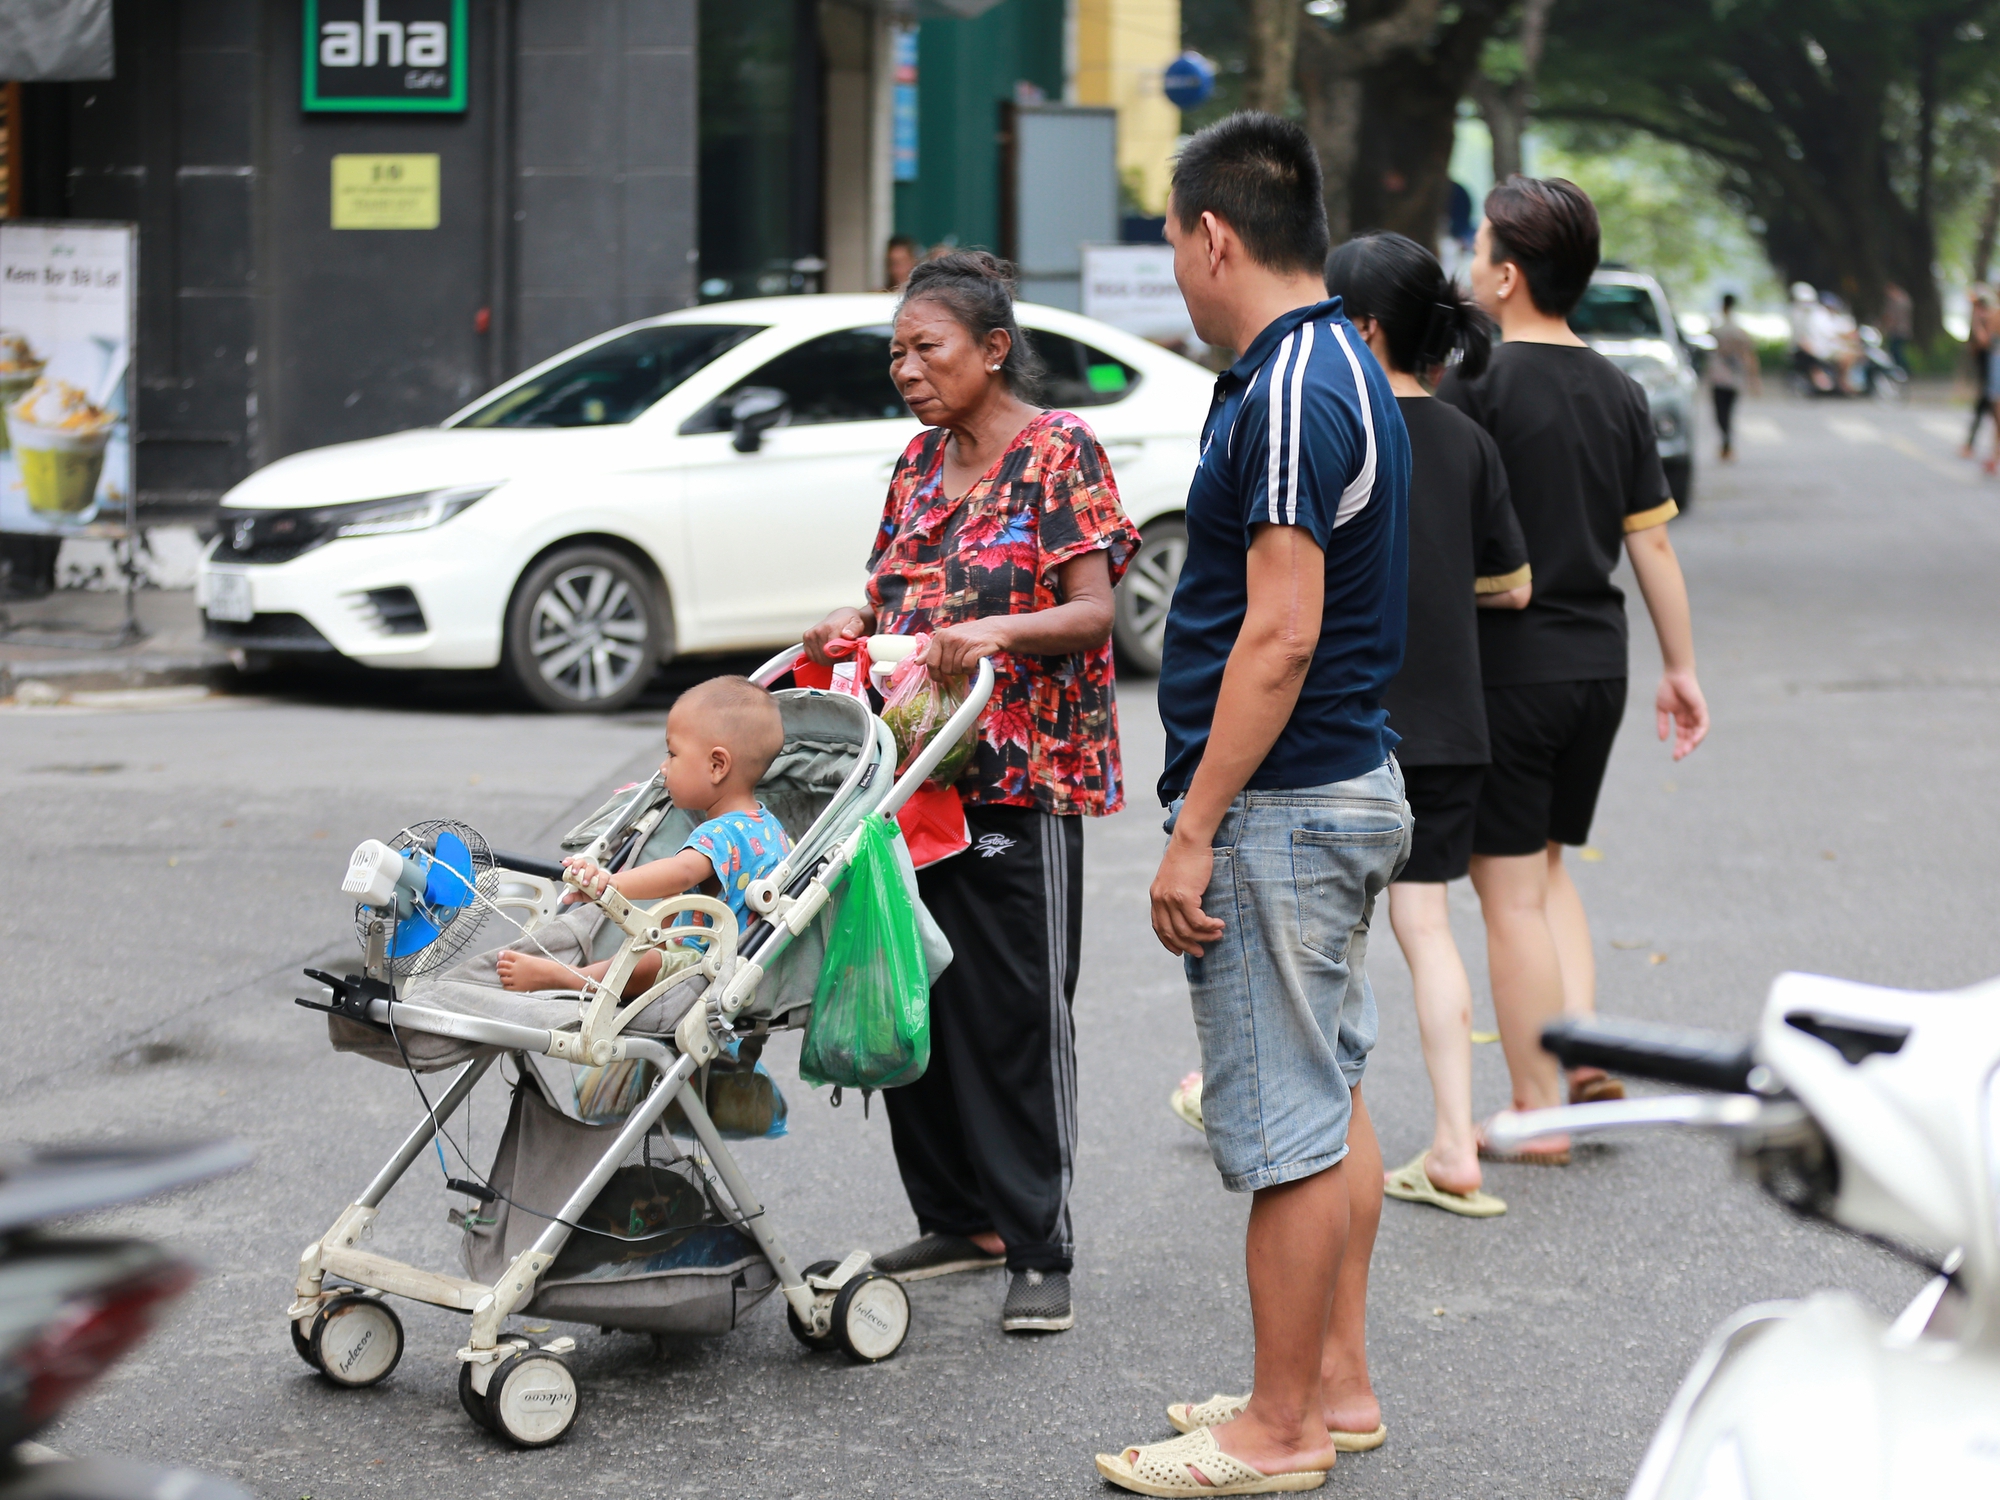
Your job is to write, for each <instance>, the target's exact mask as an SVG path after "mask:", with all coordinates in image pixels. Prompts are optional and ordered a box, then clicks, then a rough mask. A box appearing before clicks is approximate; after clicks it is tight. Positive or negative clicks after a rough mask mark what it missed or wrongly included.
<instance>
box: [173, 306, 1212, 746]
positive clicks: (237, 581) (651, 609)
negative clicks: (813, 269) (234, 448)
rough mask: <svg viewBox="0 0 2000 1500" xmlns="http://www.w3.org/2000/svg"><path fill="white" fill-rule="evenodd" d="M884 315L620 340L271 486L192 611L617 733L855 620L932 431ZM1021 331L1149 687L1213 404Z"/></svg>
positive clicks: (693, 316)
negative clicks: (696, 661)
mask: <svg viewBox="0 0 2000 1500" xmlns="http://www.w3.org/2000/svg"><path fill="white" fill-rule="evenodd" d="M894 309H895V299H894V298H892V297H889V296H886V295H882V296H818V297H782V298H770V299H765V300H760V301H745V302H727V303H717V304H712V305H710V306H706V307H699V308H689V309H688V310H686V311H684V312H677V313H672V314H669V315H668V316H666V317H661V318H650V319H647V320H646V321H644V322H641V323H633V324H629V325H627V326H626V327H623V328H619V329H614V330H613V331H612V332H610V333H607V334H604V335H603V336H601V337H599V338H596V339H592V340H591V341H589V342H588V343H585V344H581V345H578V346H577V347H576V348H574V349H571V350H569V351H567V352H565V353H563V354H560V355H557V356H556V357H555V358H554V359H551V360H548V361H547V362H545V363H543V364H541V365H537V366H536V367H535V368H534V369H531V370H529V371H527V372H526V373H525V374H522V375H519V376H516V377H515V378H514V379H513V380H510V381H508V382H507V383H506V384H505V385H502V386H501V387H499V389H497V390H495V391H493V392H492V393H491V394H489V395H487V396H485V397H482V398H481V399H480V400H478V401H476V402H474V403H473V404H472V405H470V406H468V407H466V408H465V409H464V410H463V411H460V412H458V413H457V414H455V415H454V416H452V417H450V418H448V419H447V420H446V421H445V422H444V423H443V425H442V426H439V427H436V428H425V429H422V430H418V431H412V432H399V433H394V434H391V435H390V436H387V437H379V438H370V439H368V440H366V441H364V442H357V443H342V444H339V445H337V446H334V447H331V448H319V449H314V450H312V451H309V452H305V453H295V454H293V455H292V456H290V457H289V458H283V459H280V460H278V461H277V462H276V463H273V464H271V465H269V466H267V467H265V468H263V469H260V470H259V471H258V472H256V473H255V474H252V475H251V476H250V477H249V478H248V479H246V480H244V481H243V482H242V483H241V484H239V485H237V486H236V487H235V488H234V489H232V490H231V491H230V492H229V493H228V494H227V495H226V496H224V497H223V501H222V510H221V515H220V523H221V526H220V533H219V535H218V536H217V537H216V539H215V541H214V543H213V544H212V545H211V546H210V548H209V550H208V553H207V555H206V556H205V557H204V559H203V562H202V567H201V573H200V577H199V581H198V584H197V598H198V602H199V603H200V604H201V606H202V609H203V611H204V614H205V618H206V631H207V634H208V636H209V637H210V638H211V639H213V640H217V641H220V642H224V643H226V644H228V645H231V646H234V647H239V648H241V649H242V650H243V651H244V652H246V653H254V654H257V655H276V654H281V653H299V652H329V651H333V652H339V653H340V654H341V655H343V656H347V657H350V658H352V659H353V660H355V661H358V662H363V663H366V664H367V665H369V666H372V667H406V668H418V667H422V668H438V667H457V668H490V667H493V666H496V665H498V666H503V667H504V668H505V669H506V671H507V673H508V675H509V676H510V677H511V678H512V680H513V681H514V682H515V683H516V684H518V685H519V687H520V688H521V690H522V691H523V692H524V693H525V694H526V695H527V696H528V697H529V698H530V699H532V700H533V701H534V702H536V703H538V704H540V705H541V706H543V707H544V708H548V709H555V710H571V711H575V710H597V711H609V710H615V709H618V708H622V707H624V706H625V705H626V704H628V703H630V702H631V701H632V700H633V699H634V698H636V697H637V696H638V695H639V693H640V692H641V691H643V690H644V688H645V687H646V684H647V680H648V679H649V678H650V677H651V676H652V673H653V668H654V667H655V666H656V665H657V664H658V663H659V662H661V661H664V660H666V659H667V658H668V657H671V656H675V655H681V654H687V653H698V652H715V651H727V650H738V649H747V648H752V647H769V646H781V645H783V644H785V643H786V642H789V641H795V640H797V639H798V638H799V636H800V635H801V633H802V632H804V630H805V629H806V628H807V627H808V626H810V625H811V624H813V623H814V622H815V621H817V620H819V619H820V618H822V617H823V616H824V615H825V614H826V613H827V612H828V611H829V610H831V609H833V608H835V607H836V606H837V605H841V604H852V603H856V602H858V601H859V600H860V599H861V597H862V585H863V583H864V581H865V577H866V573H865V563H866V560H867V556H868V551H869V548H870V546H871V544H872V542H873V540H874V536H875V530H876V527H877V525H878V524H879V522H880V520H881V515H882V504H883V499H884V496H885V493H886V490H887V485H888V480H889V474H890V470H891V469H892V468H893V466H894V464H895V461H896V459H897V457H898V456H899V455H900V454H901V453H902V451H903V449H904V447H905V446H906V445H907V444H908V442H909V441H910V439H911V438H912V437H914V436H915V435H916V434H917V432H918V431H919V430H920V429H919V426H918V424H917V422H916V419H915V418H913V417H912V416H911V415H910V413H909V411H908V409H907V408H906V407H905V406H904V404H903V401H902V398H901V396H900V395H899V394H898V393H897V391H896V389H895V387H894V385H893V384H891V382H890V379H889V324H890V320H891V318H892V317H893V315H894ZM1017 311H1018V316H1019V320H1020V323H1021V325H1022V327H1023V328H1025V329H1027V330H1029V331H1030V334H1031V337H1032V338H1033V339H1034V341H1035V344H1036V347H1037V349H1038V351H1039V352H1040V354H1041V355H1042V358H1043V360H1044V362H1045V363H1046V364H1047V365H1048V367H1049V372H1050V373H1049V380H1048V386H1047V390H1046V393H1045V395H1044V397H1043V400H1044V402H1045V403H1046V404H1047V405H1049V406H1052V407H1059V408H1064V409H1071V410H1076V411H1078V412H1080V414H1081V415H1082V416H1083V417H1084V419H1085V420H1086V421H1088V422H1089V423H1090V425H1091V427H1092V428H1093V429H1094V430H1095V431H1096V433H1097V435H1098V438H1099V439H1100V440H1101V441H1102V442H1103V444H1104V447H1105V450H1106V452H1107V453H1108V454H1109V455H1110V458H1111V464H1112V470H1113V472H1114V474H1115V475H1116V477H1117V480H1118V486H1119V492H1120V494H1121V495H1122V497H1123V499H1124V502H1125V508H1126V511H1127V513H1128V514H1129V515H1130V516H1131V517H1132V519H1133V520H1134V521H1135V522H1136V523H1137V524H1138V525H1140V526H1141V527H1142V528H1143V530H1144V532H1145V535H1146V546H1145V549H1144V551H1143V552H1142V554H1141V556H1140V557H1139V558H1137V559H1135V562H1134V566H1133V568H1132V570H1131V572H1130V573H1129V574H1128V576H1127V582H1126V584H1125V586H1124V587H1122V588H1121V589H1120V591H1119V604H1118V644H1119V648H1120V651H1121V654H1122V656H1123V658H1124V659H1125V661H1126V663H1127V665H1128V666H1130V667H1134V668H1137V669H1139V670H1141V671H1146V670H1154V671H1156V670H1157V669H1158V664H1159V650H1160V636H1161V632H1162V630H1163V629H1164V625H1165V618H1166V607H1167V602H1168V599H1169V597H1170V596H1171V593H1172V589H1173V583H1174V580H1175V578H1176V577H1177V576H1178V574H1179V571H1180V563H1181V559H1182V558H1183V557H1184V556H1185V554H1186V549H1187V544H1186V531H1185V529H1184V527H1183V526H1182V522H1181V512H1182V508H1183V506H1184V504H1185V502H1186V497H1187V487H1188V481H1189V478H1190V477H1191V476H1192V474H1193V472H1194V465H1195V458H1196V444H1197V442H1198V439H1199V435H1200V431H1201V424H1202V421H1203V418H1204V417H1205V415H1206V413H1207V410H1208V404H1209V396H1210V393H1211V389H1212V383H1213V382H1212V377H1211V376H1210V374H1209V373H1208V371H1206V370H1204V369H1202V368H1201V367H1200V366H1199V365H1196V364H1194V363H1193V362H1191V361H1189V360H1186V359H1183V358H1181V357H1180V356H1179V355H1177V354H1173V353H1171V352H1169V351H1167V350H1165V349H1161V348H1159V347H1157V346H1155V345H1153V344H1149V343H1146V342H1144V341H1143V340H1141V339H1137V338H1134V337H1132V336H1130V335H1128V334H1124V333H1121V332H1119V331H1118V330H1117V329H1114V328H1111V327H1108V326H1106V325H1105V324H1102V323H1098V322H1095V321H1094V320H1092V319H1089V318H1082V317H1078V316H1076V315H1075V314H1073V313H1067V312H1063V311H1061V310H1059V309H1056V308H1049V307H1038V306H1033V305H1029V304H1025V303H1024V304H1022V305H1021V306H1020V307H1019V308H1018V310H1017Z"/></svg>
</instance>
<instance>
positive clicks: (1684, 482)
mask: <svg viewBox="0 0 2000 1500" xmlns="http://www.w3.org/2000/svg"><path fill="white" fill-rule="evenodd" d="M1660 467H1661V468H1663V469H1665V470H1666V471H1667V493H1668V494H1670V495H1672V496H1673V497H1674V503H1675V504H1676V505H1678V506H1679V507H1680V509H1681V514H1683V515H1685V514H1687V512H1689V511H1691V510H1693V509H1694V460H1693V459H1691V458H1668V459H1662V460H1661V461H1660Z"/></svg>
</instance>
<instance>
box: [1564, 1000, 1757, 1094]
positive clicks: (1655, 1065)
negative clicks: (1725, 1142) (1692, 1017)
mask: <svg viewBox="0 0 2000 1500" xmlns="http://www.w3.org/2000/svg"><path fill="white" fill-rule="evenodd" d="M1542 1048H1543V1050H1544V1051H1547V1052H1550V1053H1553V1054H1554V1055H1555V1056H1556V1058H1557V1059H1558V1060H1559V1061H1560V1062H1561V1063H1562V1065H1563V1066H1564V1067H1566V1068H1577V1067H1596V1068H1606V1069H1609V1070H1610V1071H1612V1072H1614V1073H1624V1074H1626V1075H1628V1076H1629V1077H1633V1078H1653V1079H1657V1080H1659V1081H1660V1082H1662V1083H1677V1084H1681V1085H1684V1086H1686V1087H1688V1088H1697V1089H1714V1090H1716V1091H1718V1092H1720V1093H1725V1094H1747V1093H1750V1092H1751V1088H1750V1071H1751V1069H1753V1068H1755V1067H1756V1066H1757V1055H1756V1050H1755V1045H1754V1043H1753V1041H1752V1039H1751V1038H1749V1037H1746V1036H1735V1035H1731V1034H1729V1033H1727V1032H1720V1031H1704V1030H1702V1029H1700V1028H1699V1027H1694V1026H1661V1025H1656V1024H1654V1023H1651V1022H1647V1021H1622V1020H1617V1019H1614V1018H1607V1017H1603V1016H1597V1017H1593V1018H1592V1019H1590V1020H1587V1021H1583V1020H1572V1019H1569V1018H1567V1017H1565V1018H1563V1019H1562V1020H1558V1021H1551V1022H1549V1024H1548V1025H1546V1026H1544V1027H1543V1028H1542Z"/></svg>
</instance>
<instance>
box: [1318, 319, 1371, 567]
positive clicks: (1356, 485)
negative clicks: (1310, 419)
mask: <svg viewBox="0 0 2000 1500" xmlns="http://www.w3.org/2000/svg"><path fill="white" fill-rule="evenodd" d="M1326 326H1327V327H1329V328H1331V329H1332V330H1333V336H1334V337H1335V338H1337V339H1339V340H1340V350H1341V353H1343V354H1345V355H1346V356H1347V368H1348V369H1350V370H1352V371H1353V372H1354V400H1355V404H1356V405H1358V406H1359V407H1360V408H1361V439H1362V444H1363V451H1362V457H1361V472H1360V473H1359V474H1356V475H1355V476H1354V480H1353V482H1352V483H1351V484H1349V485H1348V486H1347V488H1346V489H1344V490H1342V491H1341V492H1340V506H1339V508H1338V509H1336V510H1335V511H1334V513H1333V524H1334V528H1335V529H1336V530H1337V529H1339V528H1340V527H1342V526H1345V525H1346V524H1347V523H1348V522H1349V521H1351V520H1353V519H1354V518H1355V517H1356V516H1357V515H1359V514H1360V513H1361V508H1362V507H1363V506H1365V505H1366V504H1367V503H1368V497H1369V496H1370V495H1371V494H1373V493H1374V490H1375V409H1374V406H1373V404H1372V403H1371V401H1370V399H1369V395H1368V377H1367V375H1366V374H1365V373H1364V372H1363V371H1362V368H1361V358H1360V356H1359V355H1357V354H1356V353H1355V352H1354V345H1353V344H1351V343H1349V342H1348V340H1347V333H1346V331H1345V330H1344V329H1342V328H1341V326H1340V325H1339V324H1338V323H1329V324H1327V325H1326Z"/></svg>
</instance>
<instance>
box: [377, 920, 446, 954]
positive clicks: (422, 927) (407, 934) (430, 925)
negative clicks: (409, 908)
mask: <svg viewBox="0 0 2000 1500" xmlns="http://www.w3.org/2000/svg"><path fill="white" fill-rule="evenodd" d="M437 935H438V924H437V923H436V922H433V921H432V920H431V919H430V918H429V917H427V916H424V915H422V914H421V913H418V912H412V913H411V914H410V915H409V916H407V917H404V918H402V920H400V921H399V922H397V923H396V935H395V937H393V938H391V939H390V941H389V957H391V958H408V957H409V956H410V955H411V954H412V953H416V952H419V951H421V950H422V949H425V948H428V947H430V945H431V944H432V943H434V942H436V941H437Z"/></svg>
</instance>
